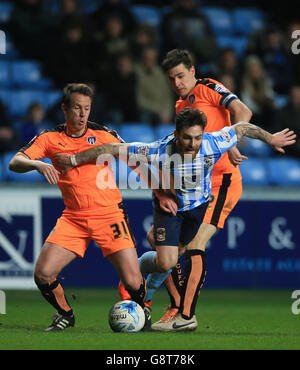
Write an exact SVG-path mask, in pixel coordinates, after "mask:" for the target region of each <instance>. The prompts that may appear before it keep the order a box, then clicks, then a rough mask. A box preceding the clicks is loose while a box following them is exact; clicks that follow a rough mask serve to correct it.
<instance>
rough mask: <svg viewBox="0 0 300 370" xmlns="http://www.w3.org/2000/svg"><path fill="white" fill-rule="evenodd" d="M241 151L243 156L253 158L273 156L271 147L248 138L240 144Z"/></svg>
mask: <svg viewBox="0 0 300 370" xmlns="http://www.w3.org/2000/svg"><path fill="white" fill-rule="evenodd" d="M239 150H240V152H241V153H242V154H244V155H246V156H252V157H253V156H254V157H270V156H271V155H272V154H273V149H272V148H271V147H270V145H268V144H266V143H264V142H262V141H260V140H256V139H250V138H248V137H244V138H243V141H242V142H241V143H240V144H239Z"/></svg>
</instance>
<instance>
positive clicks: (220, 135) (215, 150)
mask: <svg viewBox="0 0 300 370" xmlns="http://www.w3.org/2000/svg"><path fill="white" fill-rule="evenodd" d="M236 144H237V136H236V134H235V131H234V130H233V129H232V128H231V127H230V126H226V127H224V128H223V129H222V130H220V131H217V132H212V133H206V132H204V133H203V139H202V143H201V146H200V149H199V151H198V153H197V155H196V157H195V158H194V159H193V160H192V158H191V155H184V158H182V156H181V155H180V154H179V153H178V152H177V148H176V139H175V137H174V134H170V135H169V136H166V137H165V138H163V139H161V140H158V141H155V142H153V143H138V142H136V143H131V144H130V146H129V160H130V161H131V162H132V161H133V160H135V161H143V162H148V164H150V165H151V166H154V167H156V168H159V169H160V170H161V174H162V176H161V179H160V183H161V186H162V188H164V189H171V190H173V191H175V192H176V195H177V197H178V199H179V202H180V205H179V207H178V211H179V212H180V211H188V210H191V209H193V208H196V207H198V206H199V205H201V204H203V203H205V202H207V201H208V200H209V198H210V195H211V174H212V169H213V166H214V165H215V163H216V162H217V160H218V159H219V158H220V157H221V156H222V154H224V153H225V152H226V151H227V150H228V149H230V148H231V147H233V146H235V145H236Z"/></svg>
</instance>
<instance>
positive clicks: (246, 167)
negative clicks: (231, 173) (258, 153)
mask: <svg viewBox="0 0 300 370" xmlns="http://www.w3.org/2000/svg"><path fill="white" fill-rule="evenodd" d="M239 167H240V170H241V174H242V178H243V184H244V185H250V186H253V185H256V186H265V185H269V180H268V173H267V168H266V165H265V162H264V160H263V159H259V158H249V159H248V160H244V161H243V162H242V164H241V165H240V166H239Z"/></svg>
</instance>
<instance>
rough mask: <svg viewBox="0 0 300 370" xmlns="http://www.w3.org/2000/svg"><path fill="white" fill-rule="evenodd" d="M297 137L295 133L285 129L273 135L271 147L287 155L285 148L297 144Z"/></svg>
mask: <svg viewBox="0 0 300 370" xmlns="http://www.w3.org/2000/svg"><path fill="white" fill-rule="evenodd" d="M296 137H297V135H296V134H295V133H294V131H292V130H290V129H289V128H285V129H284V130H282V131H280V132H276V133H275V134H273V135H272V141H271V143H270V145H271V146H272V147H273V148H274V149H275V150H277V151H278V152H280V153H285V151H284V149H283V147H284V146H289V145H293V144H295V142H296Z"/></svg>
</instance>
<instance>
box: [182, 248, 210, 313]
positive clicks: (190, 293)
mask: <svg viewBox="0 0 300 370" xmlns="http://www.w3.org/2000/svg"><path fill="white" fill-rule="evenodd" d="M185 256H186V262H185V271H184V283H183V286H182V295H181V302H180V309H179V312H181V315H182V317H183V318H184V319H187V320H189V319H191V318H192V317H193V315H194V314H195V309H196V304H197V300H198V296H199V293H200V289H201V287H202V285H203V283H204V279H205V275H206V252H205V251H201V250H200V249H192V250H187V251H186V252H185Z"/></svg>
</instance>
